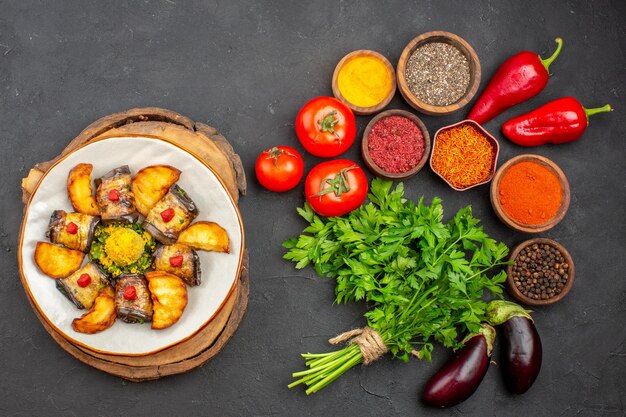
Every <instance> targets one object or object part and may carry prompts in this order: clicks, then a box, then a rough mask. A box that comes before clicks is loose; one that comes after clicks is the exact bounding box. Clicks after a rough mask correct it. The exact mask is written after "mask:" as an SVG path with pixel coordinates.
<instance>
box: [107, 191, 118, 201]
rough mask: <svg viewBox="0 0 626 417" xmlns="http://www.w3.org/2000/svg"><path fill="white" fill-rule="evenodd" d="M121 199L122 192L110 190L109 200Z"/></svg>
mask: <svg viewBox="0 0 626 417" xmlns="http://www.w3.org/2000/svg"><path fill="white" fill-rule="evenodd" d="M119 199H120V192H119V191H118V190H110V191H109V200H111V201H118V200H119Z"/></svg>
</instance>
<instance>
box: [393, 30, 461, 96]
mask: <svg viewBox="0 0 626 417" xmlns="http://www.w3.org/2000/svg"><path fill="white" fill-rule="evenodd" d="M405 76H406V81H407V84H408V85H409V89H410V90H411V92H412V93H413V94H414V95H415V97H417V98H418V99H419V100H421V101H423V102H424V103H427V104H431V105H433V106H447V105H450V104H453V103H456V102H457V101H459V100H460V99H461V97H463V96H464V95H465V92H466V91H467V88H468V87H469V84H470V78H471V77H470V66H469V62H468V60H467V58H466V57H465V55H463V53H462V52H461V51H460V50H459V49H458V48H456V47H455V46H453V45H450V44H449V43H446V42H430V43H427V44H425V45H422V46H420V47H418V48H417V49H415V51H413V53H412V54H411V56H410V57H409V59H408V61H407V63H406V74H405Z"/></svg>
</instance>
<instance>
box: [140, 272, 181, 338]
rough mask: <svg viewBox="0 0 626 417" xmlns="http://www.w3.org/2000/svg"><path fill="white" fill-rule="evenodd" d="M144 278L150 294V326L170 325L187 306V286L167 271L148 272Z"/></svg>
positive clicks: (163, 326)
mask: <svg viewBox="0 0 626 417" xmlns="http://www.w3.org/2000/svg"><path fill="white" fill-rule="evenodd" d="M146 279H147V280H148V289H150V294H152V309H153V311H152V328H153V329H157V330H158V329H165V328H167V327H170V326H171V325H172V324H174V323H176V322H177V321H178V319H180V316H182V314H183V311H184V310H185V307H186V306H187V287H186V286H185V283H184V282H183V280H182V279H180V278H178V277H177V276H176V275H172V274H168V273H167V272H161V271H152V272H148V273H146Z"/></svg>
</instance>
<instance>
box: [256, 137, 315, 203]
mask: <svg viewBox="0 0 626 417" xmlns="http://www.w3.org/2000/svg"><path fill="white" fill-rule="evenodd" d="M255 170H256V177H257V179H258V180H259V182H260V183H261V185H262V186H263V187H265V188H267V189H268V190H270V191H276V192H283V191H287V190H291V189H292V188H293V187H295V186H296V185H298V183H299V182H300V180H301V179H302V176H303V175H304V161H303V160H302V156H300V154H299V153H298V151H296V150H295V149H294V148H292V147H290V146H274V147H273V148H270V149H267V150H265V151H263V152H262V153H261V155H259V157H258V158H257V160H256V167H255Z"/></svg>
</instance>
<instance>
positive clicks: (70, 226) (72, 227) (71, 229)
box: [65, 222, 78, 235]
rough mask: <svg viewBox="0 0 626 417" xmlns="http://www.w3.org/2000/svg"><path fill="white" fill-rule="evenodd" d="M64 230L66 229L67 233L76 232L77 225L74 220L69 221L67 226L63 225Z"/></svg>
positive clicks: (73, 233) (72, 233)
mask: <svg viewBox="0 0 626 417" xmlns="http://www.w3.org/2000/svg"><path fill="white" fill-rule="evenodd" d="M65 230H67V233H69V234H70V235H75V234H76V233H78V225H77V224H76V223H74V222H69V223H68V224H67V226H65Z"/></svg>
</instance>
